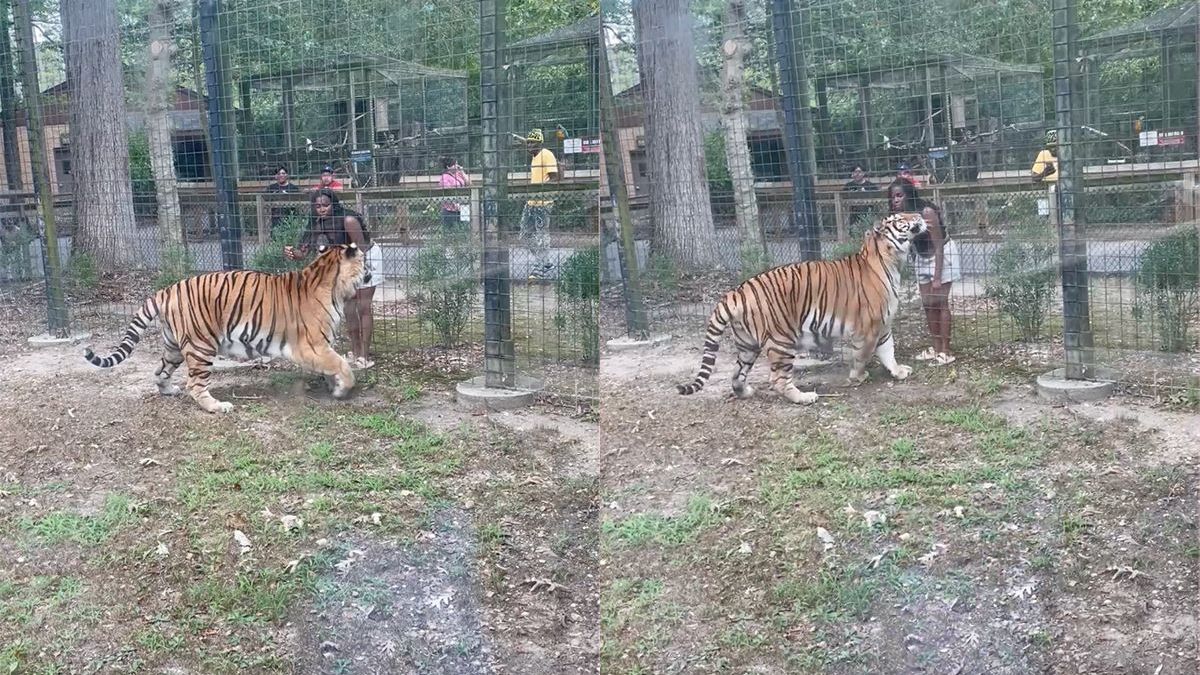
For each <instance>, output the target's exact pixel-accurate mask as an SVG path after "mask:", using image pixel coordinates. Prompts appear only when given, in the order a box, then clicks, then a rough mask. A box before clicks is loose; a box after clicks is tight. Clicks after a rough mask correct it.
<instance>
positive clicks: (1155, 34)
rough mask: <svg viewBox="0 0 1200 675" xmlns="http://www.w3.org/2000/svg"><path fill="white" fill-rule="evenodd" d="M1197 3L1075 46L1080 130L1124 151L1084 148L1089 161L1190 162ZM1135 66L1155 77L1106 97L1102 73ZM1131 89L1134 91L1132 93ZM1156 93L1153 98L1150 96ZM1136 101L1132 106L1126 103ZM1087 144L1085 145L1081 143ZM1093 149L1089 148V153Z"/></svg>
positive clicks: (1197, 121)
mask: <svg viewBox="0 0 1200 675" xmlns="http://www.w3.org/2000/svg"><path fill="white" fill-rule="evenodd" d="M1198 18H1200V2H1197V1H1196V0H1188V1H1187V2H1183V3H1180V4H1177V5H1174V6H1172V7H1167V8H1165V9H1161V10H1159V11H1157V12H1154V13H1153V14H1151V15H1149V16H1147V17H1146V18H1144V19H1141V20H1139V21H1134V22H1132V23H1128V24H1125V25H1123V26H1118V27H1116V28H1112V29H1110V30H1107V31H1103V32H1101V33H1098V34H1096V35H1092V36H1087V37H1084V38H1082V39H1080V44H1079V48H1080V51H1081V52H1082V56H1083V57H1084V58H1083V71H1084V77H1083V82H1082V84H1083V93H1084V96H1083V100H1084V101H1085V102H1086V105H1084V110H1083V119H1082V122H1083V123H1084V124H1087V125H1089V126H1090V127H1094V128H1096V129H1098V130H1100V131H1102V132H1104V133H1106V134H1107V136H1105V137H1104V138H1106V139H1112V140H1111V141H1109V143H1108V144H1107V145H1112V144H1115V143H1117V142H1120V143H1121V144H1122V145H1124V146H1125V147H1123V148H1112V147H1105V148H1104V149H1103V150H1099V151H1098V150H1095V149H1093V148H1094V146H1096V145H1100V144H1098V143H1090V142H1089V143H1086V144H1085V148H1084V150H1085V153H1086V156H1087V157H1088V158H1090V159H1098V158H1099V156H1100V155H1101V154H1103V155H1106V156H1109V157H1112V156H1118V157H1124V158H1125V159H1127V161H1131V162H1146V161H1156V160H1167V159H1185V158H1194V157H1196V154H1197V131H1198V128H1197V127H1198V125H1200V119H1198V117H1197V110H1198V108H1200V102H1198V99H1197V96H1198V95H1200V92H1198V91H1197V76H1198V72H1197V67H1198V59H1200V53H1198V50H1197V44H1198V41H1200V22H1198ZM1132 60H1141V61H1142V63H1143V64H1144V65H1149V66H1151V71H1153V70H1155V69H1156V70H1157V75H1156V76H1155V75H1150V76H1147V77H1141V78H1138V79H1137V82H1134V83H1130V84H1128V85H1126V86H1124V87H1122V89H1125V90H1124V91H1114V90H1112V89H1109V90H1106V89H1105V88H1104V87H1103V86H1102V85H1101V78H1102V75H1103V73H1104V71H1105V69H1106V68H1110V67H1112V66H1114V65H1115V64H1117V63H1119V62H1121V61H1132ZM1134 87H1137V88H1139V91H1136V92H1134V91H1132V89H1133V88H1134ZM1155 89H1157V91H1154V90H1155ZM1130 98H1135V99H1136V103H1131V102H1129V99H1130ZM1085 139H1087V140H1091V139H1089V137H1088V136H1085ZM1089 146H1092V147H1089Z"/></svg>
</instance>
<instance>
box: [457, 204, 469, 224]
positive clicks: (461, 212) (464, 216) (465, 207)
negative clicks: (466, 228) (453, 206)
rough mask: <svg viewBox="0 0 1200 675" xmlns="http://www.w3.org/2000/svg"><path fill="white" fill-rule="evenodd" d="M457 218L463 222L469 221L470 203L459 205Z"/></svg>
mask: <svg viewBox="0 0 1200 675" xmlns="http://www.w3.org/2000/svg"><path fill="white" fill-rule="evenodd" d="M458 220H459V222H463V223H469V222H471V205H470V204H461V205H459V207H458Z"/></svg>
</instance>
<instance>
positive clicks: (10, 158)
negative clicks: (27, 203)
mask: <svg viewBox="0 0 1200 675" xmlns="http://www.w3.org/2000/svg"><path fill="white" fill-rule="evenodd" d="M9 5H10V3H9V2H8V0H0V128H2V133H3V141H4V174H5V178H6V179H7V181H8V189H9V190H10V191H11V192H19V191H20V190H21V183H22V181H21V158H20V153H18V152H17V115H16V112H17V92H16V91H15V87H14V84H13V77H14V71H13V57H12V40H11V39H10V38H9V35H10V34H11V32H12V31H11V28H12V22H11V21H10V20H9V16H8V9H9Z"/></svg>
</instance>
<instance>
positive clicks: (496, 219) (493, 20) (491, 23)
mask: <svg viewBox="0 0 1200 675" xmlns="http://www.w3.org/2000/svg"><path fill="white" fill-rule="evenodd" d="M504 32H505V23H504V0H479V42H480V51H479V66H480V68H479V102H480V127H481V131H482V133H481V139H480V141H481V144H482V146H483V186H482V192H483V198H482V207H483V218H482V220H481V221H480V229H481V230H482V232H483V322H484V350H483V367H484V373H483V374H484V386H487V387H493V388H511V387H513V386H514V384H515V382H516V368H515V366H516V364H515V362H514V359H515V353H514V351H513V339H512V280H511V279H510V277H509V274H510V269H509V261H508V247H507V245H505V244H504V243H503V242H501V241H500V199H501V195H502V190H501V188H502V183H503V182H504V181H505V180H507V178H508V171H507V169H506V168H505V167H504V166H502V165H501V162H500V142H501V130H500V102H501V101H500V91H501V82H500V78H501V77H502V68H501V65H502V64H501V63H500V58H501V55H502V54H503V53H504Z"/></svg>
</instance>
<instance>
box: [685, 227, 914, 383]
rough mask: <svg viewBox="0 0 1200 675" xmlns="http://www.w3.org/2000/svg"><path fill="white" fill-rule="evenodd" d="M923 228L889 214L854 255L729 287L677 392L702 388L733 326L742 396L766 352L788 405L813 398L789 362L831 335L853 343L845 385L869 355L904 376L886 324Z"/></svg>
mask: <svg viewBox="0 0 1200 675" xmlns="http://www.w3.org/2000/svg"><path fill="white" fill-rule="evenodd" d="M927 228H928V225H927V224H926V222H925V220H924V219H923V218H922V217H921V215H920V214H917V213H899V214H894V215H891V216H888V217H886V218H884V219H883V220H882V221H881V222H880V223H878V224H877V225H876V226H875V227H874V228H873V229H872V230H871V231H870V232H868V233H867V234H866V236H865V237H864V241H863V246H862V248H861V249H860V250H859V251H858V252H857V253H855V254H852V255H850V256H847V257H846V258H842V259H840V260H820V261H806V262H799V263H793V264H790V265H783V266H780V267H776V268H773V269H770V270H767V271H765V272H762V273H760V274H757V275H755V276H753V277H751V278H749V279H747V280H746V281H744V282H742V283H741V284H740V285H739V286H737V287H736V288H734V289H732V290H730V291H728V292H727V293H725V295H724V296H723V297H722V298H721V300H720V301H719V302H718V303H717V305H716V307H715V308H714V309H713V311H712V313H711V315H710V316H709V319H708V326H707V328H706V331H705V340H704V355H703V357H702V358H701V362H700V371H699V372H698V373H697V374H696V377H695V378H694V379H693V380H692V381H691V382H690V383H688V384H681V385H678V386H677V387H676V389H677V391H678V392H679V393H680V394H684V395H688V394H694V393H696V392H698V391H700V390H701V389H703V388H704V385H705V383H706V382H707V380H708V378H709V377H710V376H711V375H712V372H713V369H714V367H715V366H716V361H717V351H718V349H719V348H720V343H719V342H718V340H719V338H720V337H721V336H722V335H723V334H724V333H725V331H726V330H730V329H732V333H733V341H734V345H735V347H736V348H737V360H738V369H737V372H736V373H735V374H734V376H733V391H734V393H735V394H736V395H737V396H739V397H742V398H746V397H749V396H752V395H753V394H754V389H753V388H752V387H750V386H749V385H748V384H746V378H747V376H748V375H749V373H750V369H751V367H753V365H754V362H755V360H757V358H758V356H759V355H760V354H761V353H762V352H763V351H764V350H765V351H766V353H767V358H768V360H769V362H770V364H771V383H772V386H773V387H774V388H775V390H776V391H778V392H779V393H780V394H782V395H783V396H784V397H785V398H787V399H788V400H789V401H791V402H793V403H806V404H807V403H813V402H815V401H816V400H817V394H816V393H815V392H801V391H800V390H799V389H797V388H796V385H795V384H794V383H793V382H792V368H793V361H794V360H795V356H796V352H797V350H798V349H811V348H814V347H818V346H821V347H823V346H826V345H828V344H829V343H830V342H831V341H832V340H833V339H835V338H844V339H847V340H848V341H849V342H850V343H851V345H852V346H853V347H854V354H855V356H854V359H853V362H852V364H851V370H850V375H849V378H848V382H849V383H851V384H859V383H861V382H862V381H863V380H864V379H865V378H866V364H867V361H868V360H869V359H870V357H871V354H872V353H874V354H876V355H878V356H879V359H880V361H881V362H882V363H883V365H884V367H886V368H887V370H888V372H890V373H891V374H892V376H893V377H895V378H896V379H904V378H906V377H908V375H909V374H910V373H911V368H909V367H908V366H901V365H899V364H897V363H896V360H895V354H894V344H893V338H892V333H891V322H892V318H893V316H894V315H895V313H896V310H897V308H898V306H899V302H900V301H899V293H898V286H899V282H900V264H901V263H902V262H903V260H904V258H905V256H906V255H907V253H908V250H909V246H910V245H911V242H912V240H913V238H915V237H917V236H919V235H920V234H921V233H923V232H925V230H926V229H927Z"/></svg>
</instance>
